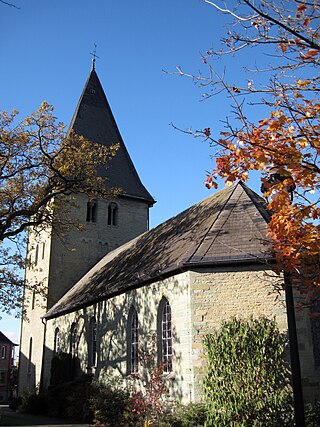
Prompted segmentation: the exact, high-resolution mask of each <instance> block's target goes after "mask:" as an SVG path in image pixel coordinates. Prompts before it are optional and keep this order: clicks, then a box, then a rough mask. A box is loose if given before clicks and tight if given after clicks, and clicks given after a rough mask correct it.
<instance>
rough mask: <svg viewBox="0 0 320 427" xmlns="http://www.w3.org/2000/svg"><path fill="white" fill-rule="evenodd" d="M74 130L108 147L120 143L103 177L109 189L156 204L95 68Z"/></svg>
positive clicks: (80, 104)
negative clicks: (129, 151) (128, 148)
mask: <svg viewBox="0 0 320 427" xmlns="http://www.w3.org/2000/svg"><path fill="white" fill-rule="evenodd" d="M70 129H72V130H74V131H75V133H76V134H78V135H82V136H84V137H85V138H87V139H89V140H90V141H92V142H95V143H98V144H102V145H105V146H107V147H110V146H111V145H113V144H116V143H119V144H120V147H119V149H118V151H117V154H116V156H115V157H113V158H112V160H111V161H110V164H109V166H108V169H107V171H106V172H104V173H103V172H101V173H100V175H102V176H103V175H105V176H106V177H107V178H108V184H107V185H108V187H115V188H121V189H122V192H123V193H122V194H123V195H124V196H126V197H132V198H136V199H140V200H142V201H145V202H147V203H148V204H149V205H152V204H153V203H155V201H154V199H153V197H152V196H151V195H150V194H149V192H148V191H147V190H146V188H145V187H144V185H143V184H142V182H141V180H140V178H139V176H138V174H137V171H136V169H135V167H134V164H133V163H132V160H131V158H130V156H129V153H128V151H127V149H126V146H125V145H124V142H123V140H122V138H121V135H120V132H119V129H118V126H117V124H116V121H115V119H114V117H113V114H112V111H111V108H110V106H109V103H108V101H107V98H106V95H105V93H104V90H103V88H102V86H101V83H100V81H99V78H98V76H97V73H96V71H95V68H94V65H93V66H92V69H91V72H90V74H89V77H88V79H87V82H86V84H85V87H84V89H83V92H82V94H81V97H80V99H79V102H78V105H77V108H76V110H75V112H74V115H73V118H72V120H71V124H70Z"/></svg>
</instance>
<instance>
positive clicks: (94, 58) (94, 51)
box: [90, 43, 99, 69]
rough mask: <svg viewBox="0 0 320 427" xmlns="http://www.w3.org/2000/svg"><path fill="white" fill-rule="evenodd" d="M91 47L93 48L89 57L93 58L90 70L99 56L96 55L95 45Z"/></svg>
mask: <svg viewBox="0 0 320 427" xmlns="http://www.w3.org/2000/svg"><path fill="white" fill-rule="evenodd" d="M93 46H94V48H93V53H92V52H90V55H92V56H93V58H92V68H93V69H94V65H95V62H96V58H99V56H98V55H97V54H96V52H97V45H96V44H95V43H93Z"/></svg>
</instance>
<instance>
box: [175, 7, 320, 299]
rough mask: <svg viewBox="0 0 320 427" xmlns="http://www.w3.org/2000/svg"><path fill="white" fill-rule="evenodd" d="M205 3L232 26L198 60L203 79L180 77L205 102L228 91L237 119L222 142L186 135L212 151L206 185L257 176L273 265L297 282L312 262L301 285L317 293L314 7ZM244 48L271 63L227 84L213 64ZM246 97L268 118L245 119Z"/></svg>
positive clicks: (317, 38) (319, 210) (319, 110)
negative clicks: (216, 47) (218, 43)
mask: <svg viewBox="0 0 320 427" xmlns="http://www.w3.org/2000/svg"><path fill="white" fill-rule="evenodd" d="M203 1H204V2H205V3H207V4H208V5H211V6H212V7H213V8H214V9H216V10H217V11H218V12H219V13H222V14H224V15H227V16H228V17H230V20H231V22H230V26H229V27H228V29H227V31H226V36H225V37H224V38H223V39H222V46H221V49H220V50H217V51H215V50H214V49H210V50H208V51H207V52H206V53H205V54H204V55H202V61H203V63H204V64H205V66H206V67H207V69H208V73H201V74H198V75H191V74H186V73H185V72H184V71H183V70H182V69H181V68H179V67H178V72H177V74H179V75H185V76H189V77H192V78H193V79H194V80H195V81H196V82H197V84H198V85H199V86H200V87H202V88H203V87H205V88H206V90H207V93H206V94H205V98H209V97H211V96H214V95H217V94H221V93H225V94H226V95H227V96H229V97H230V98H231V99H232V102H233V111H234V113H235V117H234V118H235V120H232V119H230V118H228V119H226V121H225V129H224V131H223V132H221V133H220V135H219V136H216V135H214V133H213V132H212V131H211V129H210V127H207V128H205V129H203V130H201V131H197V132H191V131H187V132H188V133H192V134H193V135H194V136H197V137H199V136H200V137H204V138H205V139H206V140H207V141H209V143H210V144H211V146H212V148H213V149H214V157H215V168H214V170H213V171H212V172H210V173H208V176H207V179H206V182H205V183H206V186H207V187H208V188H210V187H215V188H216V187H217V182H216V178H217V177H221V178H223V179H224V181H225V182H226V184H228V183H232V182H233V181H235V180H237V179H240V180H244V181H247V180H248V177H249V173H250V171H253V170H256V171H259V172H260V173H261V176H262V190H263V191H264V193H265V195H266V196H267V197H269V208H270V209H271V210H272V211H273V215H272V220H271V222H270V224H269V231H268V236H269V237H271V238H272V239H273V243H274V254H275V256H276V258H277V260H278V265H279V266H281V267H282V266H285V268H286V269H287V270H288V271H290V272H291V274H292V276H294V275H296V276H297V275H299V274H300V273H301V271H302V270H303V267H304V266H305V263H306V262H307V263H309V264H310V260H312V259H315V260H316V263H315V265H314V266H313V267H314V268H313V269H312V273H310V274H304V277H303V285H304V286H303V287H302V291H303V292H305V293H308V294H312V293H313V291H314V289H317V290H320V270H319V262H318V260H319V252H320V225H319V219H320V195H319V190H320V163H319V158H320V157H319V155H320V141H319V135H320V123H319V116H320V101H319V91H320V87H319V79H320V78H319V59H320V28H319V22H320V19H319V18H320V17H319V12H320V5H319V2H318V1H317V0H310V1H307V0H279V1H273V0H258V1H255V2H253V1H252V0H237V1H236V2H230V4H231V5H232V8H228V5H226V4H225V3H223V4H222V2H214V1H209V0H203ZM245 49H252V50H253V52H252V53H251V58H255V55H254V50H255V49H256V50H258V51H263V52H267V53H268V55H269V56H271V58H272V60H271V64H270V65H267V66H261V67H260V68H259V67H258V66H256V65H255V64H252V69H251V70H250V69H249V66H250V64H248V66H247V67H246V72H247V76H246V77H248V78H247V79H246V80H245V82H243V81H242V82H241V81H232V82H229V81H228V79H227V72H226V71H225V72H224V74H223V75H222V76H221V75H219V74H218V73H217V71H216V69H217V65H216V64H218V62H216V60H219V59H220V60H221V59H223V58H224V57H225V56H226V55H240V54H241V52H243V51H244V50H245ZM253 73H265V76H264V82H266V83H265V84H263V85H259V84H256V82H255V80H254V77H255V76H256V77H257V78H258V75H255V74H253ZM236 78H237V77H234V79H236ZM260 79H261V74H260ZM252 97H253V98H252ZM248 99H249V100H250V99H251V105H253V106H254V108H255V110H256V109H257V105H258V104H260V105H263V106H264V111H265V110H266V109H267V111H268V113H267V114H266V116H263V117H261V120H259V121H257V122H252V121H250V119H249V118H248V117H249V116H250V113H249V112H248V109H249V108H250V105H249V103H247V100H248ZM268 178H271V179H268ZM291 190H294V198H293V201H292V200H291V197H290V194H289V193H290V192H291ZM300 280H301V277H300Z"/></svg>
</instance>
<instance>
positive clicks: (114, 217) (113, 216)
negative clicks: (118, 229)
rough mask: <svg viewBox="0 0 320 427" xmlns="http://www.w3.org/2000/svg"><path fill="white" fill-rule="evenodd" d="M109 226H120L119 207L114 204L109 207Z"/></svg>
mask: <svg viewBox="0 0 320 427" xmlns="http://www.w3.org/2000/svg"><path fill="white" fill-rule="evenodd" d="M108 225H118V206H117V204H116V203H113V202H112V203H110V205H109V206H108Z"/></svg>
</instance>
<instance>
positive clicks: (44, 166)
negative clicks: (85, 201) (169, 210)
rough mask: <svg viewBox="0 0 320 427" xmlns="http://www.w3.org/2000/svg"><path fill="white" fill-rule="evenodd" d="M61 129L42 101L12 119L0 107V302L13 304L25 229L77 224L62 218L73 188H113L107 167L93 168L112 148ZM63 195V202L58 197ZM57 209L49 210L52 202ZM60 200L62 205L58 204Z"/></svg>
mask: <svg viewBox="0 0 320 427" xmlns="http://www.w3.org/2000/svg"><path fill="white" fill-rule="evenodd" d="M116 150H117V145H114V146H111V147H105V146H101V145H98V144H94V143H92V142H90V141H88V140H86V139H85V138H84V137H82V136H79V135H76V134H74V133H73V132H72V131H69V132H66V131H65V126H64V125H63V124H62V123H59V122H58V121H57V119H56V118H55V116H54V115H53V107H52V106H50V105H49V104H47V103H46V102H44V103H42V105H41V107H40V108H39V109H38V110H37V111H36V112H34V113H33V114H31V115H30V116H29V117H26V118H25V119H24V120H22V121H20V122H18V112H17V111H13V112H12V113H11V114H9V113H6V112H1V113H0V306H1V308H2V309H4V310H5V311H10V310H11V308H14V309H18V308H19V305H20V303H21V296H22V289H23V286H24V281H23V277H22V275H21V269H22V268H24V267H25V256H24V248H25V243H26V235H27V234H26V231H27V230H28V229H29V228H30V227H33V226H36V228H35V230H40V229H41V228H42V227H44V228H45V227H47V226H48V225H50V226H52V225H53V226H54V227H55V231H56V232H59V230H60V231H61V230H62V229H63V227H64V228H65V227H69V226H77V224H75V223H74V220H72V218H68V209H67V206H68V203H72V195H73V194H78V193H84V194H87V196H88V197H89V198H91V197H97V196H100V197H104V196H107V195H110V194H114V190H113V189H110V188H108V186H107V185H106V179H105V178H102V177H101V176H107V173H106V172H105V173H102V174H99V173H98V171H100V172H101V171H103V170H105V169H106V167H107V166H108V164H109V161H110V160H111V158H112V157H113V156H114V155H115V154H116ZM63 200H64V201H68V203H64V202H63ZM57 203H59V204H60V211H61V210H62V212H63V213H62V215H60V217H59V218H58V217H57V216H55V215H54V206H55V204H57ZM63 206H65V207H66V209H63Z"/></svg>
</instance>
